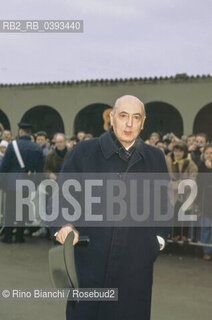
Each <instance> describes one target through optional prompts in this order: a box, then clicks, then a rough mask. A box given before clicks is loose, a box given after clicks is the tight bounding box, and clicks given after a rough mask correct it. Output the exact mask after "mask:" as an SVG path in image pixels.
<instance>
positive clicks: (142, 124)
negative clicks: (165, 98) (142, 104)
mask: <svg viewBox="0 0 212 320" xmlns="http://www.w3.org/2000/svg"><path fill="white" fill-rule="evenodd" d="M145 120H146V117H143V119H142V123H141V130H143V128H144V122H145Z"/></svg>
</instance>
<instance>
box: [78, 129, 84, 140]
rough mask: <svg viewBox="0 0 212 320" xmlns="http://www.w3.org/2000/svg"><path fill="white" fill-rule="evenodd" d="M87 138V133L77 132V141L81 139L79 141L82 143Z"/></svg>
mask: <svg viewBox="0 0 212 320" xmlns="http://www.w3.org/2000/svg"><path fill="white" fill-rule="evenodd" d="M84 137H85V132H84V131H78V132H77V139H79V141H82V140H83V139H84Z"/></svg>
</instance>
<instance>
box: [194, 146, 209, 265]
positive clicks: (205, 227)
mask: <svg viewBox="0 0 212 320" xmlns="http://www.w3.org/2000/svg"><path fill="white" fill-rule="evenodd" d="M197 185H198V197H197V205H198V209H199V210H198V211H199V212H200V213H201V218H202V228H201V242H202V243H205V244H212V205H211V204H212V203H211V201H212V144H207V145H206V146H205V147H204V149H203V161H202V163H201V165H200V167H199V174H198V176H197ZM203 259H204V260H206V261H209V260H211V259H212V247H208V246H204V247H203Z"/></svg>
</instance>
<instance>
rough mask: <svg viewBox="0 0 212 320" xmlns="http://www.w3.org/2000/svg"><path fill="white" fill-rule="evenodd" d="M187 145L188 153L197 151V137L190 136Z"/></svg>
mask: <svg viewBox="0 0 212 320" xmlns="http://www.w3.org/2000/svg"><path fill="white" fill-rule="evenodd" d="M186 144H187V147H188V152H192V151H194V150H195V148H196V136H195V134H193V133H192V134H190V135H189V136H188V137H187V138H186Z"/></svg>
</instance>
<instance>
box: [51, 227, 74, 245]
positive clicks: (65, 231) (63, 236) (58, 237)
mask: <svg viewBox="0 0 212 320" xmlns="http://www.w3.org/2000/svg"><path fill="white" fill-rule="evenodd" d="M70 232H73V233H74V240H73V246H75V244H76V243H77V242H78V241H79V232H78V231H77V230H76V229H75V228H74V227H73V226H72V225H66V226H64V227H62V228H61V229H60V230H59V231H58V233H57V235H56V240H57V241H58V242H60V243H61V244H64V242H65V240H66V237H67V235H68V234H69V233H70Z"/></svg>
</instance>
